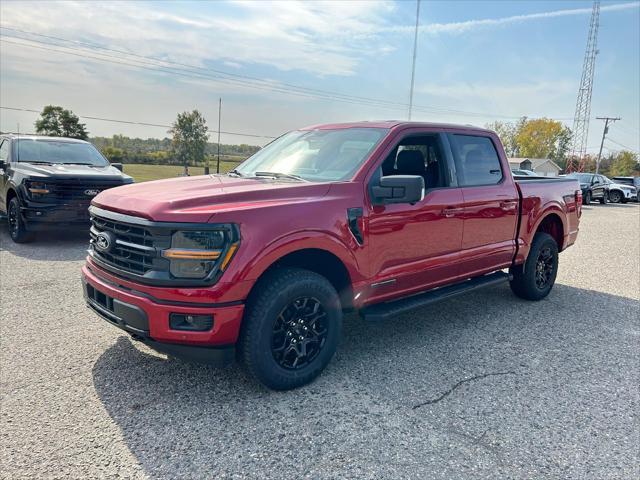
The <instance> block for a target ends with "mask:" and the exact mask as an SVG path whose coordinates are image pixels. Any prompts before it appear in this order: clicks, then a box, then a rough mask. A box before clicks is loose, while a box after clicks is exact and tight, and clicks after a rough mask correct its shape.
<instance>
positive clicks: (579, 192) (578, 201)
mask: <svg viewBox="0 0 640 480" xmlns="http://www.w3.org/2000/svg"><path fill="white" fill-rule="evenodd" d="M575 199H576V211H577V212H578V218H580V215H582V190H576V193H575Z"/></svg>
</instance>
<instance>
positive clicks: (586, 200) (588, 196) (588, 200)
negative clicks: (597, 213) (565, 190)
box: [583, 192, 591, 205]
mask: <svg viewBox="0 0 640 480" xmlns="http://www.w3.org/2000/svg"><path fill="white" fill-rule="evenodd" d="M583 203H584V204H585V205H589V204H590V203H591V192H587V193H586V194H585V196H584V202H583Z"/></svg>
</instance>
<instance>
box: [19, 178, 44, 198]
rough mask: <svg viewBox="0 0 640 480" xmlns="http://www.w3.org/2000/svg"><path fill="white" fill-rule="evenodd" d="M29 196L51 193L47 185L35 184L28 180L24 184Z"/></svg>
mask: <svg viewBox="0 0 640 480" xmlns="http://www.w3.org/2000/svg"><path fill="white" fill-rule="evenodd" d="M24 185H25V187H26V188H27V191H28V192H29V195H46V194H47V193H49V189H48V188H47V184H46V183H44V182H34V181H33V180H26V181H25V182H24Z"/></svg>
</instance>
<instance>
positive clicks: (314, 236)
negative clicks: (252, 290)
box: [242, 230, 361, 282]
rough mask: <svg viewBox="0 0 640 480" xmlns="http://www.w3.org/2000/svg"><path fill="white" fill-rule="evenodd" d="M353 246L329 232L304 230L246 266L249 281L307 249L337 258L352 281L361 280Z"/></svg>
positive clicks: (280, 240) (279, 241)
mask: <svg viewBox="0 0 640 480" xmlns="http://www.w3.org/2000/svg"><path fill="white" fill-rule="evenodd" d="M350 247H351V246H349V245H347V244H346V243H345V242H344V241H343V240H342V239H341V238H339V237H337V236H336V235H333V234H330V233H328V232H323V231H317V230H303V231H299V232H295V233H290V234H287V235H285V236H283V237H280V238H278V239H276V240H274V241H273V242H271V243H270V244H268V245H267V246H266V247H265V248H264V249H263V250H262V251H261V252H260V254H259V255H256V256H255V257H254V258H253V259H251V260H250V261H249V262H248V263H247V264H246V265H245V268H244V270H245V275H242V276H243V277H245V278H246V279H247V280H253V281H255V280H257V279H258V278H259V277H260V276H261V275H262V274H263V273H264V272H265V271H266V270H267V269H268V268H269V267H270V266H271V265H273V264H274V263H275V262H277V261H278V260H279V259H281V258H283V257H284V256H286V255H288V254H290V253H293V252H296V251H299V250H307V249H317V250H324V251H326V252H329V253H331V254H333V255H334V256H336V257H337V258H338V259H339V260H340V261H341V262H342V263H343V264H344V266H345V267H346V269H347V271H348V272H349V275H350V277H351V281H352V282H355V281H358V280H361V278H360V269H359V267H358V261H357V259H356V256H355V255H354V253H353V251H352V249H351V248H350Z"/></svg>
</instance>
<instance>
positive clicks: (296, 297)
mask: <svg viewBox="0 0 640 480" xmlns="http://www.w3.org/2000/svg"><path fill="white" fill-rule="evenodd" d="M341 328H342V308H341V306H340V298H339V296H338V293H337V292H336V290H335V288H333V286H332V285H331V283H329V281H328V280H327V279H326V278H324V277H323V276H321V275H318V274H317V273H314V272H311V271H309V270H303V269H300V268H281V269H277V270H275V271H273V272H272V273H269V274H267V276H266V277H265V278H263V279H261V280H260V281H259V283H258V285H256V287H255V290H254V292H252V293H251V296H250V298H249V301H248V302H247V306H246V310H245V314H244V320H243V325H242V331H241V334H240V340H239V349H238V355H239V357H240V358H239V359H240V361H241V362H242V363H243V364H244V366H245V367H246V369H247V370H248V371H249V373H250V374H251V375H252V376H253V377H254V378H256V379H257V380H258V381H260V382H261V383H262V384H264V385H265V386H266V387H268V388H270V389H273V390H290V389H293V388H297V387H301V386H302V385H305V384H307V383H309V382H311V381H313V380H314V379H315V378H316V377H317V376H318V375H320V373H321V372H322V371H323V370H324V368H325V367H326V366H327V364H328V363H329V361H330V360H331V358H332V357H333V354H334V353H335V351H336V347H337V345H338V339H339V337H340V330H341Z"/></svg>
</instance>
